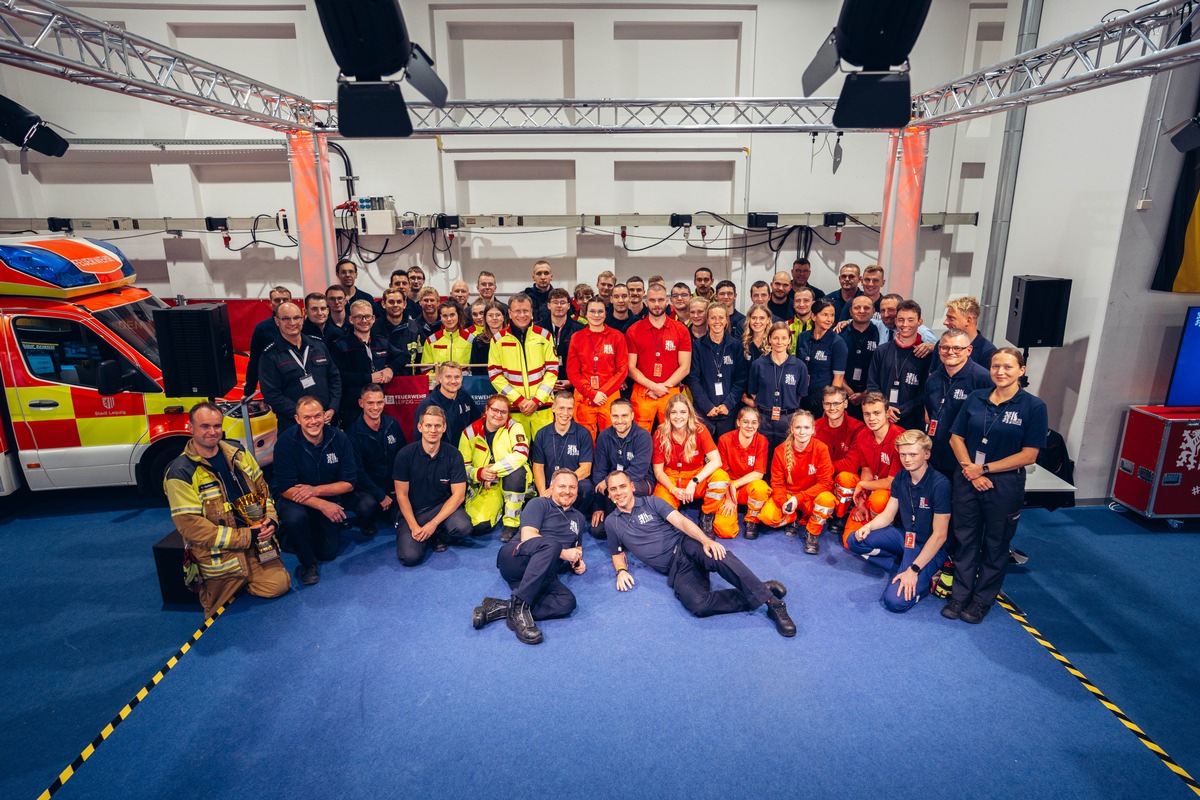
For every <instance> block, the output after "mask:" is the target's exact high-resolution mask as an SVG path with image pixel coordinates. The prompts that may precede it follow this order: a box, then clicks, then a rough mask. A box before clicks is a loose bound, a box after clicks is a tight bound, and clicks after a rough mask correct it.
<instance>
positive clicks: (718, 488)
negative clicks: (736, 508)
mask: <svg viewBox="0 0 1200 800" xmlns="http://www.w3.org/2000/svg"><path fill="white" fill-rule="evenodd" d="M664 471H665V472H666V473H667V477H668V478H669V479H670V480H671V484H672V485H673V486H675V488H677V489H682V488H683V487H684V486H687V484H688V482H689V481H691V479H692V478H694V477H696V476H697V475H699V474H700V470H698V469H675V468H674V467H667V468H665V469H664ZM728 491H729V473H728V472H726V471H725V470H723V469H718V470H716V471H715V472H713V474H711V475H709V476H708V477H707V478H705V479H704V480H702V481H700V485H699V486H697V487H696V492H695V495H694V496H695V497H703V498H704V504H703V505H702V506H701V507H700V513H702V514H715V513H717V511H718V510H719V509H720V508H721V503H722V502H723V501H724V500H725V494H726V493H727V492H728ZM654 496H655V497H657V498H659V499H660V500H665V501H666V502H668V503H670V504H671V505H672V506H673V507H674V508H679V500H677V499H676V498H675V495H673V494H671V492H670V491H668V490H667V487H666V486H663V485H662V483H661V482H658V483H655V485H654Z"/></svg>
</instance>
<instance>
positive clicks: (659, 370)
mask: <svg viewBox="0 0 1200 800" xmlns="http://www.w3.org/2000/svg"><path fill="white" fill-rule="evenodd" d="M654 377H656V378H661V377H662V364H655V365H654Z"/></svg>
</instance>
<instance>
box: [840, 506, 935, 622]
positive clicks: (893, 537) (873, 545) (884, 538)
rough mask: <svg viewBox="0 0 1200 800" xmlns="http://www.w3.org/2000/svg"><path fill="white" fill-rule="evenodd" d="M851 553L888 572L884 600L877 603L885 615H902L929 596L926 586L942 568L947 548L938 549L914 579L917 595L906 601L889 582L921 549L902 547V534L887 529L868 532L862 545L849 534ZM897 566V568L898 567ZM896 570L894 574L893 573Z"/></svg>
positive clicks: (892, 528) (898, 586) (898, 531)
mask: <svg viewBox="0 0 1200 800" xmlns="http://www.w3.org/2000/svg"><path fill="white" fill-rule="evenodd" d="M848 544H849V545H850V552H851V553H854V554H855V555H857V556H861V557H862V558H863V560H865V561H869V562H871V563H872V564H874V565H875V566H877V567H880V568H881V569H885V570H887V571H888V575H889V578H888V584H887V586H885V587H884V589H883V596H882V597H880V598H879V599H880V601H881V602H882V603H883V607H884V608H886V609H887V610H888V611H895V612H896V613H898V614H899V613H903V612H905V611H908V610H909V609H910V608H912V607H913V606H915V605H916V604H917V601H918V600H920V599H921V598H922V597H924V596H925V595H927V594H929V586H930V584H931V582H932V581H933V573H935V572H937V571H938V569H940V568H941V566H942V562H944V561H945V560H946V548H945V547H940V548H938V551H937V554H936V555H935V556H934V557H933V560H931V561H930V562H929V563H928V564H926V565H925V568H924V569H922V570H921V573H920V574H919V575H917V593H916V594H914V595H913V598H912V600H905V599H904V596H903V595H902V594H900V584H899V583H892V582H891V578H893V577H895V576H896V575H898V574H900V572H902V571H903V570H906V569H908V568H909V567H910V566H912V563H913V561H915V560H916V558H917V556H918V555H920V554H921V546H920V545H918V546H916V547H905V546H904V531H902V530H900V529H899V528H897V527H895V526H894V525H889V526H888V527H886V528H881V529H879V530H877V531H871V532H870V533H868V534H867V536H866V538H865V539H863V540H862V541H861V542H860V541H859V540H858V537H857V536H855V535H854V534H853V533H852V534H850V540H849V542H848ZM897 562H899V565H897ZM893 569H895V572H892V570H893Z"/></svg>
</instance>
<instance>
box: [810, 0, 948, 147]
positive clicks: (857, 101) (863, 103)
mask: <svg viewBox="0 0 1200 800" xmlns="http://www.w3.org/2000/svg"><path fill="white" fill-rule="evenodd" d="M930 3H931V0H845V2H844V3H843V4H842V11H841V13H840V14H839V15H838V21H837V26H836V27H835V28H834V29H833V32H832V33H830V34H829V36H828V37H827V38H826V39H825V43H824V44H822V45H821V48H820V49H819V50H818V51H817V54H816V56H814V58H813V60H812V62H811V63H810V64H809V65H808V68H807V69H805V70H804V75H803V77H802V78H801V84H802V86H803V87H804V94H805V95H806V96H811V95H812V93H813V92H815V91H816V90H817V89H819V88H820V87H821V85H822V84H824V83H825V82H826V81H828V80H829V79H830V78H832V77H833V76H834V74H835V73H836V72H837V71H838V69H839V67H840V66H841V62H842V61H845V62H846V63H848V64H850V65H851V66H855V67H859V68H860V69H861V70H862V71H861V72H850V73H848V74H847V76H846V81H845V84H844V85H843V87H842V93H841V96H840V97H839V98H838V104H837V107H836V108H835V109H834V113H833V124H834V125H835V126H836V127H838V128H902V127H904V126H905V125H907V124H908V122H909V120H910V119H911V110H912V101H911V88H910V85H909V80H908V54H909V53H910V52H911V51H912V48H913V45H915V44H916V42H917V37H918V36H919V35H920V33H921V28H922V26H923V25H924V24H925V17H926V16H927V15H928V13H929V5H930Z"/></svg>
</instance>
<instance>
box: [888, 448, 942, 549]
mask: <svg viewBox="0 0 1200 800" xmlns="http://www.w3.org/2000/svg"><path fill="white" fill-rule="evenodd" d="M950 495H951V488H950V480H949V479H948V478H947V477H946V476H945V475H943V474H942V473H940V472H938V471H937V470H936V469H933V468H928V469H926V470H925V474H924V475H922V476H921V480H919V481H918V482H917V483H916V484H913V482H912V475H911V474H910V473H909V472H907V471H906V470H902V471H901V472H900V474H899V475H897V476H896V477H895V479H893V480H892V497H893V498H895V500H896V503H897V504H898V507H897V509H896V518H895V519H894V520H892V525H894V526H895V527H897V528H900V529H901V530H903V531H905V532H908V531H911V532H912V533H914V534H916V539H917V547H918V548H920V547H922V546H923V545H924V544H925V542H926V541H928V540H929V537H930V536H932V535H933V515H934V514H949V513H950Z"/></svg>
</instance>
